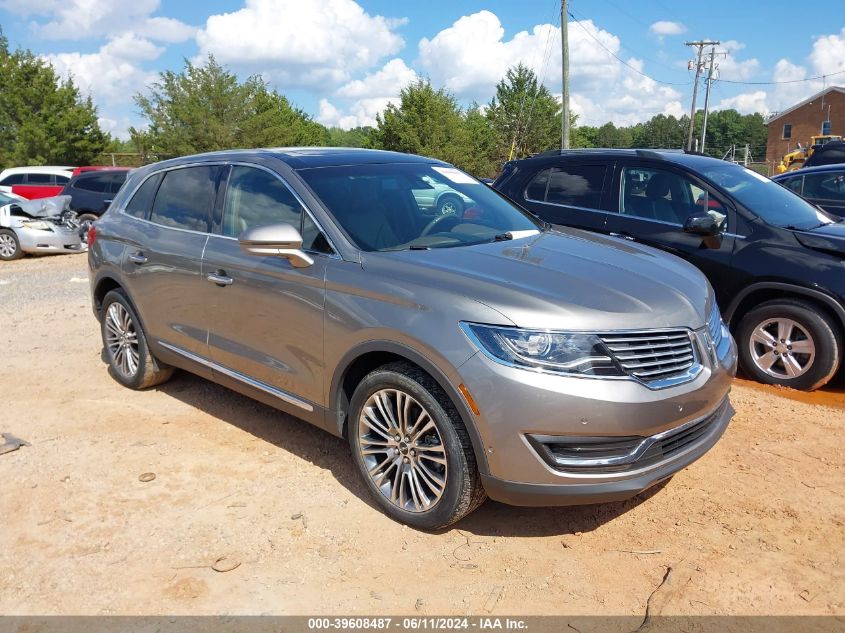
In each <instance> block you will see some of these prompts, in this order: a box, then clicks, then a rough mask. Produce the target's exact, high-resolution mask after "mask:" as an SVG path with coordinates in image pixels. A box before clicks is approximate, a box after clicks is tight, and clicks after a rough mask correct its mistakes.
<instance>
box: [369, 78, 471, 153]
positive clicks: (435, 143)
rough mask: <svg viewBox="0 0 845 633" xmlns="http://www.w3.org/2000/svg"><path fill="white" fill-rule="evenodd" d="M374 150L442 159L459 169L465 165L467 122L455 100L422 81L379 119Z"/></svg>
mask: <svg viewBox="0 0 845 633" xmlns="http://www.w3.org/2000/svg"><path fill="white" fill-rule="evenodd" d="M376 122H377V126H376V131H375V134H374V135H373V140H374V142H375V146H376V147H379V148H381V149H387V150H393V151H397V152H407V153H410V154H422V155H423V156H431V157H433V158H439V159H441V160H445V161H447V162H450V163H453V164H455V165H457V166H459V167H462V166H463V165H464V164H465V162H466V161H465V159H466V157H467V156H466V147H465V145H464V142H465V140H466V134H465V128H464V119H463V113H462V111H461V108H460V107H459V106H458V102H457V100H456V99H455V97H454V96H453V95H452V94H451V93H449V92H448V91H447V90H445V89H444V88H439V89H437V90H435V89H434V88H433V87H432V86H431V82H430V81H428V80H427V79H419V80H417V81H416V82H414V83H412V84H410V85H408V86H406V87H405V88H403V89H402V91H401V92H400V94H399V105H396V104H394V103H389V104H388V106H387V108H385V110H384V112H382V113H381V114H378V115H377V116H376Z"/></svg>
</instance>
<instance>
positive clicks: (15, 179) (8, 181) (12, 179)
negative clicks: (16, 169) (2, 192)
mask: <svg viewBox="0 0 845 633" xmlns="http://www.w3.org/2000/svg"><path fill="white" fill-rule="evenodd" d="M24 178H25V175H24V174H9V175H8V176H6V177H5V178H4V179H3V182H0V186H2V187H11V186H12V185H22V184H23V182H24Z"/></svg>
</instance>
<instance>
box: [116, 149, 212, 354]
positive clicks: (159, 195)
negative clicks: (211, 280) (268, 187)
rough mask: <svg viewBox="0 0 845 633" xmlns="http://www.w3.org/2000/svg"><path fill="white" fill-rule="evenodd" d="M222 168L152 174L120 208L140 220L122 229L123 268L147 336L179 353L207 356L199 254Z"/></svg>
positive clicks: (206, 309)
mask: <svg viewBox="0 0 845 633" xmlns="http://www.w3.org/2000/svg"><path fill="white" fill-rule="evenodd" d="M221 169H222V168H221V167H219V166H217V165H192V166H186V167H179V168H175V169H171V170H168V171H165V172H164V173H163V174H159V175H154V176H152V177H150V178H149V179H147V180H146V181H145V182H144V184H143V185H142V186H141V187H140V188H139V189H138V191H137V192H136V193H135V194H134V196H133V198H132V199H130V201H129V203H128V204H127V207H126V210H125V213H127V214H128V215H134V216H135V217H140V218H143V219H144V221H143V222H137V223H136V226H137V231H133V232H127V241H128V244H127V248H125V249H124V257H125V258H126V259H125V261H124V263H123V269H124V273H125V274H126V275H127V277H128V278H129V282H130V283H129V287H130V289H131V291H132V295H133V299H134V300H135V305H136V307H137V308H138V311H139V314H140V317H141V320H142V322H143V324H144V329H145V331H146V333H147V338H148V339H149V342H150V344H151V345H153V346H156V345H162V346H164V347H166V348H168V349H170V350H171V351H175V352H177V353H180V354H182V355H185V353H186V352H187V353H188V354H193V355H198V356H201V357H203V358H206V357H207V356H208V345H207V321H208V313H209V307H210V306H209V305H208V303H207V302H208V300H209V297H208V292H207V291H208V282H207V281H205V279H204V277H203V276H202V253H203V249H204V248H205V244H206V241H207V239H208V232H209V230H210V226H211V213H212V209H213V208H214V203H215V200H216V197H217V187H218V185H219V176H220V173H221Z"/></svg>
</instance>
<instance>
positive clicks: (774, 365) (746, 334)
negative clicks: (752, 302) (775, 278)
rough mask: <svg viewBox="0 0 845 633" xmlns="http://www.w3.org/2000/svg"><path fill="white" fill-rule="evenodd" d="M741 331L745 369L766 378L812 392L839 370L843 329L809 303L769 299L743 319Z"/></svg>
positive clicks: (739, 337)
mask: <svg viewBox="0 0 845 633" xmlns="http://www.w3.org/2000/svg"><path fill="white" fill-rule="evenodd" d="M738 334H739V336H738V338H737V344H738V346H739V359H740V364H741V365H742V369H743V371H745V373H746V374H748V375H749V376H751V377H752V378H754V379H755V380H758V381H760V382H763V383H768V384H772V385H782V386H784V387H792V388H793V389H801V390H804V391H812V390H814V389H818V388H819V387H821V386H823V385H825V384H827V382H828V381H829V380H830V379H831V378H832V377H833V375H834V374H835V373H836V371H837V369H839V363H840V359H841V344H840V340H839V335H838V327H837V325H836V323H835V322H834V321H833V319H832V318H831V317H829V316H828V315H827V314H825V313H823V312H821V311H819V310H818V308H816V307H815V306H814V305H812V304H810V303H807V302H805V301H801V300H797V299H779V300H776V301H769V302H767V303H764V304H762V305H760V306H759V307H757V308H755V309H754V310H751V311H750V312H749V313H748V314H746V315H745V316H744V317H743V318H742V321H741V322H740V324H739V330H738Z"/></svg>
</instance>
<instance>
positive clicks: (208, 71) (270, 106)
mask: <svg viewBox="0 0 845 633" xmlns="http://www.w3.org/2000/svg"><path fill="white" fill-rule="evenodd" d="M135 102H136V103H137V105H138V107H139V108H140V110H141V114H143V116H144V117H145V118H146V119H147V121H148V124H149V125H148V128H147V130H145V131H140V130H136V129H130V131H129V132H130V136H131V137H132V140H133V142H134V144H135V145H136V146H137V147H139V148H140V149H141V151H143V152H144V153H149V154H154V155H155V156H157V157H159V158H166V157H171V156H182V155H184V154H194V153H198V152H208V151H214V150H221V149H232V148H239V147H273V146H292V145H325V144H326V143H327V142H328V140H329V133H328V131H327V130H326V128H325V127H323V126H322V125H320V124H319V123H316V122H315V121H313V120H311V118H310V117H308V116H307V115H306V114H305V113H304V112H303V111H302V110H300V109H298V108H294V107H293V106H291V104H290V102H289V101H288V100H287V98H285V97H284V96H283V95H280V94H279V93H277V92H275V91H270V90H269V89H268V87H267V84H266V83H265V82H264V80H263V79H261V78H260V77H258V76H253V77H249V78H248V79H247V80H246V81H244V82H243V83H241V82H239V81H238V78H237V77H236V76H235V75H234V73H231V72H229V71H228V70H226V69H225V68H223V67H222V66H221V65H220V64H218V63H217V62H216V61H215V59H214V57H213V56H209V58H208V59H207V60H206V62H205V64H203V65H202V66H195V65H194V64H191V63H190V62H188V61H186V62H185V69H184V70H183V71H182V72H181V73H175V72H172V71H166V72H163V73H161V74H160V79H159V81H158V82H157V83H155V84H154V85H153V86H152V90H151V94H150V96H149V97H147V96H144V95H142V94H137V95H136V96H135Z"/></svg>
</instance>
